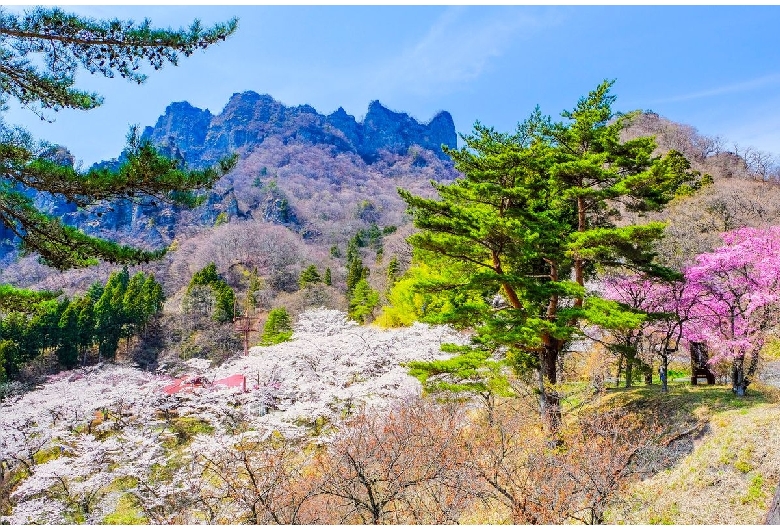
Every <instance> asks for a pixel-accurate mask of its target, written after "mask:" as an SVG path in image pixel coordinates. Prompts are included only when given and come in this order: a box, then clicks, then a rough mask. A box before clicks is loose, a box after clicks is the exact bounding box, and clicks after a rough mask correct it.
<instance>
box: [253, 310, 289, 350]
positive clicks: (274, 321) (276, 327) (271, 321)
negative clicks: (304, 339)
mask: <svg viewBox="0 0 780 530" xmlns="http://www.w3.org/2000/svg"><path fill="white" fill-rule="evenodd" d="M292 334H293V329H292V323H291V321H290V314H289V313H288V312H287V310H286V309H285V308H283V307H277V308H275V309H271V312H270V313H268V320H266V321H265V326H264V327H263V334H262V336H261V337H260V345H261V346H272V345H274V344H279V343H280V342H285V341H288V340H290V338H291V337H292Z"/></svg>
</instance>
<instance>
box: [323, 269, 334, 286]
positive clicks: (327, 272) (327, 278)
mask: <svg viewBox="0 0 780 530" xmlns="http://www.w3.org/2000/svg"><path fill="white" fill-rule="evenodd" d="M323 282H324V283H325V285H332V284H333V279H332V278H331V273H330V267H327V268H326V269H325V277H324V278H323Z"/></svg>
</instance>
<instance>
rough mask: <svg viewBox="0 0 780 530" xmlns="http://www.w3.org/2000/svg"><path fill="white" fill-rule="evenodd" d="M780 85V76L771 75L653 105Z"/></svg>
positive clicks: (671, 98) (657, 101) (656, 102)
mask: <svg viewBox="0 0 780 530" xmlns="http://www.w3.org/2000/svg"><path fill="white" fill-rule="evenodd" d="M779 84H780V74H771V75H767V76H763V77H758V78H755V79H750V80H747V81H741V82H739V83H732V84H728V85H723V86H719V87H715V88H710V89H707V90H701V91H698V92H692V93H689V94H681V95H678V96H672V97H668V98H664V99H659V100H656V101H654V102H652V103H653V104H659V103H675V102H678V101H690V100H694V99H702V98H708V97H714V96H722V95H725V94H736V93H740V92H750V91H752V90H758V89H761V88H767V87H770V86H774V85H779Z"/></svg>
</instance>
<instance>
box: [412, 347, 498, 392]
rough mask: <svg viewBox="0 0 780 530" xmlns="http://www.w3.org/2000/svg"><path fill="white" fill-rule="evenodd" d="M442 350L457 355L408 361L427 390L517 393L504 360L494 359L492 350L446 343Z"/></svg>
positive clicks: (415, 375) (413, 373) (414, 375)
mask: <svg viewBox="0 0 780 530" xmlns="http://www.w3.org/2000/svg"><path fill="white" fill-rule="evenodd" d="M442 351H445V352H448V353H454V354H456V355H455V356H454V357H452V358H450V359H446V360H443V361H430V362H423V361H412V362H410V363H407V365H406V366H407V367H408V368H409V374H410V375H412V376H413V377H416V378H417V379H418V380H419V381H420V383H421V384H422V385H423V388H424V389H425V391H426V392H451V393H454V394H461V393H471V394H482V395H500V396H511V395H513V393H512V391H511V388H510V386H509V383H508V381H507V379H506V376H505V374H504V371H503V369H502V368H503V363H502V362H500V361H497V360H495V359H493V358H492V356H491V353H490V351H488V350H486V349H483V348H474V347H470V346H458V345H455V344H443V345H442Z"/></svg>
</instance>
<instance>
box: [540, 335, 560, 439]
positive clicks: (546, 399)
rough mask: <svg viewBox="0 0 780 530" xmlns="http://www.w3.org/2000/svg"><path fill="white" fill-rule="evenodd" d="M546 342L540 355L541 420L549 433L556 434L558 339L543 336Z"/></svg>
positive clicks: (557, 414) (558, 401) (558, 397)
mask: <svg viewBox="0 0 780 530" xmlns="http://www.w3.org/2000/svg"><path fill="white" fill-rule="evenodd" d="M545 338H546V339H547V340H546V341H545V342H546V343H547V344H546V345H545V347H544V349H543V350H542V352H541V355H540V359H539V360H540V366H541V368H540V375H541V377H540V378H539V384H540V388H539V391H540V404H541V407H540V408H541V413H542V420H543V421H544V424H545V426H546V427H547V430H548V433H549V434H556V433H557V432H558V429H559V428H560V426H561V404H560V396H558V392H557V391H556V390H555V388H554V385H555V384H556V383H557V382H558V372H557V367H558V357H559V356H560V351H559V350H560V344H559V341H557V340H555V339H553V338H551V337H545Z"/></svg>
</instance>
